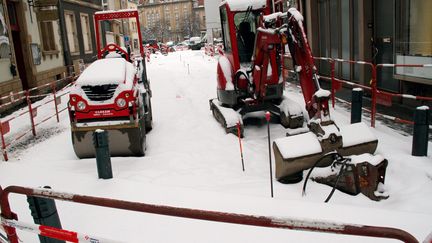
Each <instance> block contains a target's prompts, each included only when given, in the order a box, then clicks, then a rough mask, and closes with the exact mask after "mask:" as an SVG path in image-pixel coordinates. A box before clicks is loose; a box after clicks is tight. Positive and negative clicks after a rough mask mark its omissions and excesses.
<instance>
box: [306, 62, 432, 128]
mask: <svg viewBox="0 0 432 243" xmlns="http://www.w3.org/2000/svg"><path fill="white" fill-rule="evenodd" d="M314 59H316V60H323V61H327V62H329V63H330V68H331V77H330V78H326V77H321V78H324V79H328V80H330V81H331V86H332V89H331V98H332V105H333V107H334V104H335V93H336V91H337V90H339V89H340V88H341V87H342V83H344V84H346V85H350V86H354V87H360V88H363V89H366V90H370V92H371V94H372V104H371V126H372V127H375V119H376V115H377V111H376V104H377V103H378V104H381V105H385V106H391V105H392V98H393V97H400V98H407V99H414V100H422V101H432V97H425V96H414V95H410V94H395V93H390V92H386V91H383V90H379V89H378V87H377V71H378V69H379V68H388V67H390V68H396V67H415V68H431V67H432V64H373V63H371V62H364V61H354V60H345V59H339V58H335V59H333V58H328V57H314ZM337 62H339V63H349V64H357V65H366V66H370V70H371V77H372V78H371V81H370V86H366V85H360V84H357V83H353V82H350V81H347V80H343V79H338V78H336V77H335V69H336V68H335V64H336V63H337ZM381 117H385V116H384V115H381ZM391 120H393V121H397V122H402V123H406V124H410V123H411V121H406V120H403V119H400V118H396V117H395V118H392V119H391Z"/></svg>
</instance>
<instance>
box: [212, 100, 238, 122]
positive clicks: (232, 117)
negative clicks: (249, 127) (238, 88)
mask: <svg viewBox="0 0 432 243" xmlns="http://www.w3.org/2000/svg"><path fill="white" fill-rule="evenodd" d="M212 102H213V104H214V105H215V106H217V107H218V109H219V111H220V112H221V113H222V116H223V117H224V118H225V123H226V126H227V127H228V128H229V127H235V126H236V125H237V123H240V124H243V120H242V118H241V115H240V114H239V113H238V112H236V111H235V110H233V109H231V108H225V107H223V106H221V104H220V102H219V101H217V99H214V100H212Z"/></svg>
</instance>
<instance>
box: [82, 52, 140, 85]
mask: <svg viewBox="0 0 432 243" xmlns="http://www.w3.org/2000/svg"><path fill="white" fill-rule="evenodd" d="M131 66H132V69H134V67H133V65H132V64H131V63H129V62H127V61H126V60H125V59H124V58H108V59H99V60H97V61H95V62H93V63H92V64H90V65H89V66H88V67H87V68H86V69H85V70H84V72H83V73H82V74H81V75H80V77H79V78H78V79H77V81H76V84H77V85H79V86H84V85H90V86H96V85H105V84H120V83H123V82H131V81H133V76H134V75H135V73H132V75H133V76H132V75H131V73H130V71H131V70H130V67H131Z"/></svg>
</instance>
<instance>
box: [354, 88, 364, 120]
mask: <svg viewBox="0 0 432 243" xmlns="http://www.w3.org/2000/svg"><path fill="white" fill-rule="evenodd" d="M362 106H363V89H361V88H354V89H353V90H352V97H351V124H353V123H358V122H361V117H362Z"/></svg>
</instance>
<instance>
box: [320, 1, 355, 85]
mask: <svg viewBox="0 0 432 243" xmlns="http://www.w3.org/2000/svg"><path fill="white" fill-rule="evenodd" d="M358 4H359V3H358V1H356V0H339V1H334V0H320V1H317V9H316V10H317V16H318V18H317V21H318V22H317V23H316V25H313V26H312V28H313V29H314V30H317V31H318V42H317V43H316V44H315V45H318V49H319V51H318V53H316V54H315V55H317V56H321V57H331V58H341V59H346V60H358V58H359V19H358V18H359V17H358V11H359V9H358ZM317 63H319V66H318V72H319V74H321V75H323V76H330V64H329V62H327V61H319V62H317ZM359 68H360V65H355V64H348V63H343V64H341V63H337V64H336V67H335V75H336V77H337V78H342V79H347V80H355V81H360V80H359Z"/></svg>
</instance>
